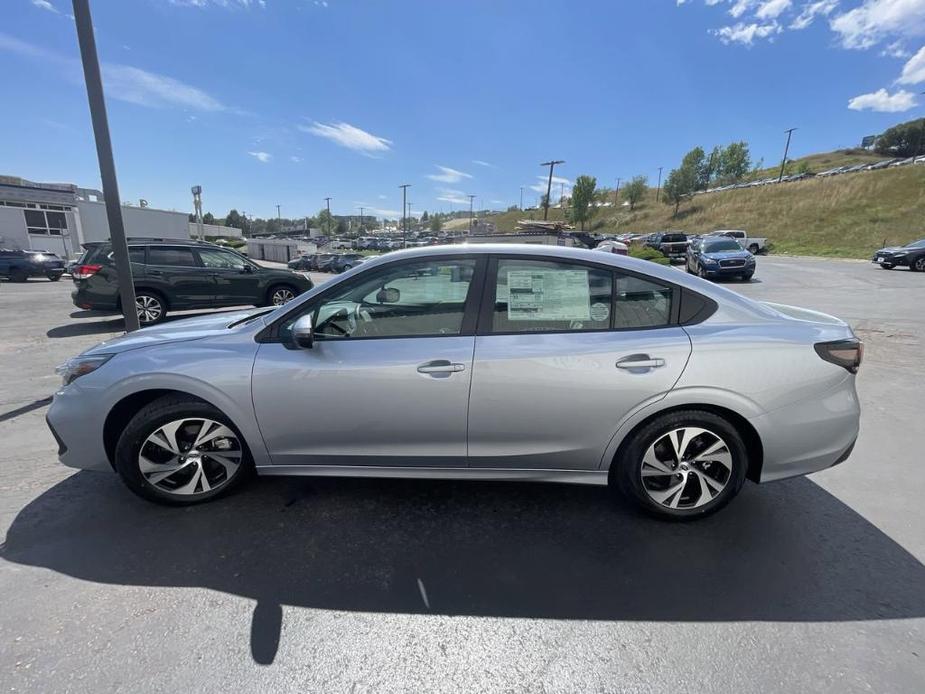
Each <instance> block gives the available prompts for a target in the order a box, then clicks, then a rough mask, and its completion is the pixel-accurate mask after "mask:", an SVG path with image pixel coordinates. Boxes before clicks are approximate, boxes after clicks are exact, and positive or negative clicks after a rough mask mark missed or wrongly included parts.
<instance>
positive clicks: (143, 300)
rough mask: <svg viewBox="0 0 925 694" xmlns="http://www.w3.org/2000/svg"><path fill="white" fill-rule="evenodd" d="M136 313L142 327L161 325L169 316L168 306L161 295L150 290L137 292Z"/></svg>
mask: <svg viewBox="0 0 925 694" xmlns="http://www.w3.org/2000/svg"><path fill="white" fill-rule="evenodd" d="M135 311H136V312H137V313H138V322H139V323H140V324H141V325H142V326H147V325H154V324H155V323H160V322H161V321H162V320H164V318H165V317H166V316H167V304H166V302H165V301H164V299H163V297H162V296H161V295H160V294H157V293H155V292H152V291H148V290H136V291H135Z"/></svg>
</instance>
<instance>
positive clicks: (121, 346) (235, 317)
mask: <svg viewBox="0 0 925 694" xmlns="http://www.w3.org/2000/svg"><path fill="white" fill-rule="evenodd" d="M274 310H276V309H266V308H255V309H250V310H247V311H227V312H223V313H210V314H208V315H205V316H195V317H193V318H183V319H180V320H173V321H168V322H166V323H162V324H161V325H153V326H151V327H150V328H142V329H141V330H136V331H135V332H133V333H125V334H124V335H120V336H119V337H114V338H112V339H111V340H106V341H105V342H100V343H99V344H98V345H96V346H94V347H91V348H90V349H88V350H86V351H85V352H84V354H119V353H120V352H128V351H129V350H133V349H140V348H142V347H153V346H155V345H162V344H166V343H168V342H185V341H188V340H201V339H202V338H204V337H211V336H213V335H227V334H228V331H229V328H228V326H229V325H231V324H232V323H236V322H238V321H242V320H244V319H245V318H249V317H251V316H254V315H259V314H262V313H271V312H272V311H274ZM254 323H259V324H260V325H261V326H263V321H260V320H258V321H255V322H254ZM254 323H249V324H247V325H248V326H250V325H253V324H254Z"/></svg>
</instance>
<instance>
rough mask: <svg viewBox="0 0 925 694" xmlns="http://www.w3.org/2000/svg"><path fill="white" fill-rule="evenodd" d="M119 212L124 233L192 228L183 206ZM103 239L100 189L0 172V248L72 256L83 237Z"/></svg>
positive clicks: (171, 233) (181, 235) (160, 234)
mask: <svg viewBox="0 0 925 694" xmlns="http://www.w3.org/2000/svg"><path fill="white" fill-rule="evenodd" d="M122 218H123V220H124V223H125V232H126V235H127V236H129V237H132V236H136V237H139V236H147V237H155V238H172V239H187V238H190V227H191V226H192V227H193V229H194V230H195V225H191V224H190V223H189V218H188V216H187V213H185V212H174V211H170V210H156V209H154V208H152V207H134V206H130V205H124V206H123V207H122ZM235 231H238V230H235ZM193 233H195V231H194V232H193ZM239 233H240V232H239ZM108 239H109V222H108V221H107V218H106V204H105V202H104V200H103V194H102V193H101V192H100V191H98V190H92V189H89V188H80V187H78V186H76V185H74V184H71V183H34V182H32V181H27V180H25V179H23V178H18V177H15V176H0V248H12V249H22V250H28V249H31V250H41V251H48V252H51V253H57V254H58V255H60V256H61V257H64V258H74V257H76V256H78V255H79V254H80V253H81V252H82V249H81V246H82V245H83V244H84V243H89V242H91V241H106V240H108Z"/></svg>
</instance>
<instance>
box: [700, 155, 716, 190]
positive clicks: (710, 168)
mask: <svg viewBox="0 0 925 694" xmlns="http://www.w3.org/2000/svg"><path fill="white" fill-rule="evenodd" d="M715 156H716V149H715V148H714V149H713V151H712V152H710V163H709V164H707V180H706V181H704V183H703V187H704V189H707V188H709V187H710V179H711V178H713V157H715Z"/></svg>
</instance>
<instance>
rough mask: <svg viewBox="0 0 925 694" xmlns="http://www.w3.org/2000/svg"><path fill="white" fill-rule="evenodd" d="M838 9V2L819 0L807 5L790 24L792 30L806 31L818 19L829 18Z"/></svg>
mask: <svg viewBox="0 0 925 694" xmlns="http://www.w3.org/2000/svg"><path fill="white" fill-rule="evenodd" d="M836 7H838V0H818V1H817V2H808V3H805V4H804V5H803V9H801V10H800V14H798V15H797V16H796V17H794V19H793V21H792V22H791V23H790V28H791V29H795V30H798V31H799V30H800V29H805V28H806V27H808V26H809V25H810V24H812V23H813V21H814V20H815V19H816V17H828V16H829V15H830V14H831V13H832V11H833V10H834V9H835V8H836Z"/></svg>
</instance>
